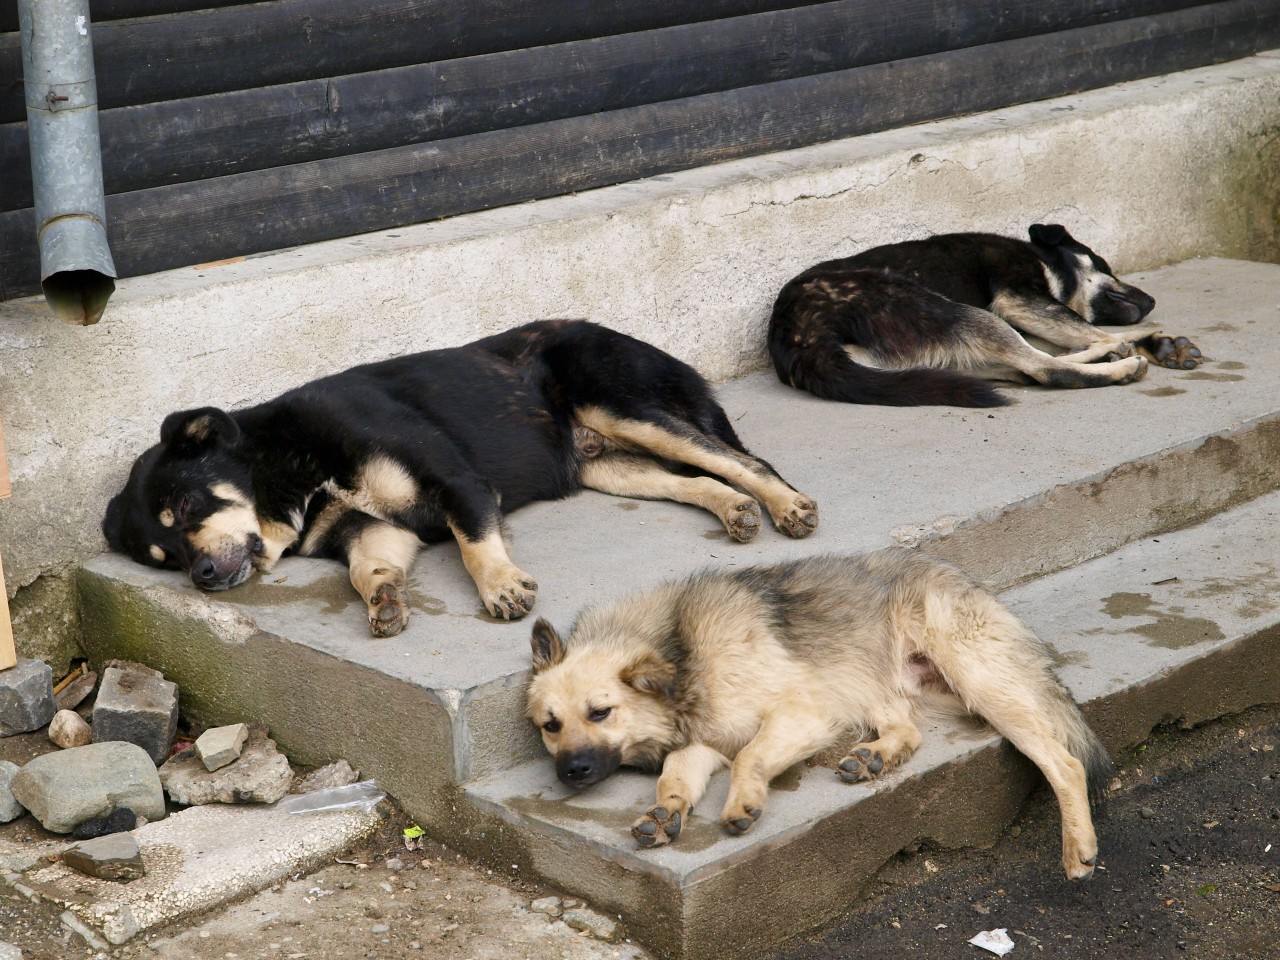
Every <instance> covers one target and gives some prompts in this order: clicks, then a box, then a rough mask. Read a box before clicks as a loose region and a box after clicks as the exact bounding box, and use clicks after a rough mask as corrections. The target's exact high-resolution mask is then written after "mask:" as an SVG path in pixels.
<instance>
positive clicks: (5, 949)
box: [0, 943, 22, 960]
mask: <svg viewBox="0 0 1280 960" xmlns="http://www.w3.org/2000/svg"><path fill="white" fill-rule="evenodd" d="M0 960H22V951H21V950H19V949H18V948H17V947H15V946H14V945H13V944H12V943H0Z"/></svg>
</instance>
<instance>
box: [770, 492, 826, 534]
mask: <svg viewBox="0 0 1280 960" xmlns="http://www.w3.org/2000/svg"><path fill="white" fill-rule="evenodd" d="M773 522H774V524H775V525H776V526H777V528H778V529H779V530H781V531H782V532H783V533H785V534H786V535H787V536H789V537H794V538H795V539H797V540H799V539H800V538H802V537H807V536H808V535H809V534H811V533H813V531H814V530H816V529H817V528H818V504H817V503H816V502H815V501H813V500H811V499H810V498H809V497H806V496H805V495H804V494H797V496H796V498H795V499H794V500H792V501H791V503H790V504H788V505H787V507H786V509H784V510H782V511H780V512H778V513H775V514H773Z"/></svg>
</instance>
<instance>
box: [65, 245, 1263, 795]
mask: <svg viewBox="0 0 1280 960" xmlns="http://www.w3.org/2000/svg"><path fill="white" fill-rule="evenodd" d="M1134 279H1136V280H1137V281H1138V282H1139V283H1140V284H1141V285H1143V286H1144V287H1146V288H1147V289H1149V290H1150V291H1151V292H1152V293H1153V295H1154V296H1155V297H1156V299H1157V301H1158V306H1157V309H1156V313H1155V315H1154V316H1155V319H1156V320H1158V321H1159V322H1160V324H1161V325H1162V326H1163V327H1165V328H1166V329H1168V330H1171V331H1176V332H1177V333H1186V334H1189V335H1191V336H1192V337H1193V338H1194V339H1195V340H1196V341H1197V342H1198V343H1199V344H1200V345H1201V347H1202V349H1203V350H1204V352H1205V354H1206V355H1207V356H1208V357H1209V358H1211V359H1209V360H1208V361H1207V362H1206V363H1205V364H1204V365H1203V367H1202V368H1201V369H1199V370H1196V371H1191V372H1188V371H1177V372H1175V371H1170V370H1165V369H1152V370H1151V372H1150V373H1149V374H1148V376H1147V378H1146V380H1144V381H1142V382H1140V383H1138V384H1135V385H1130V386H1123V387H1109V388H1103V389H1095V390H1089V391H1070V392H1069V391H1049V390H1044V389H1038V388H1035V389H1033V388H1025V389H1011V391H1010V392H1011V394H1012V395H1013V396H1015V397H1016V399H1017V403H1016V404H1014V405H1013V406H1010V407H1007V408H1002V409H997V410H994V411H986V410H983V411H964V410H957V409H948V408H918V409H891V408H879V407H856V406H845V405H841V404H836V403H826V402H822V401H818V400H815V399H813V398H812V397H810V396H809V395H807V394H802V393H799V392H797V391H795V390H791V389H789V388H786V387H783V386H782V385H780V384H779V383H778V382H777V381H776V380H775V379H773V378H772V377H771V376H769V375H764V374H759V375H754V376H751V377H747V378H745V379H743V380H740V381H736V382H733V383H729V384H726V385H724V386H723V387H722V388H721V389H720V390H719V395H720V397H721V399H722V401H723V402H724V404H725V407H726V409H727V410H728V412H729V416H730V418H731V419H732V420H733V421H734V423H735V426H736V428H737V429H738V431H739V433H740V434H741V436H742V437H743V438H744V440H745V442H746V443H747V444H748V445H749V446H750V447H751V448H752V449H754V450H755V451H756V452H757V453H759V454H761V455H763V456H764V457H766V458H767V459H768V460H769V461H770V462H772V463H773V464H774V465H775V466H777V467H778V468H779V469H780V470H781V471H782V473H783V475H784V476H786V477H788V479H790V480H791V482H792V483H794V484H795V485H796V486H797V487H798V488H799V489H801V490H803V491H805V492H807V493H809V494H811V495H812V496H814V497H816V498H817V500H818V502H819V504H820V509H821V515H822V522H821V526H820V527H819V529H818V530H817V532H816V533H815V534H814V535H813V536H811V537H810V538H808V539H807V540H805V541H793V540H789V539H787V538H786V537H784V536H782V535H781V534H780V533H778V532H777V531H776V530H773V529H772V528H771V527H770V528H766V529H764V530H763V531H762V532H761V533H760V535H759V536H758V537H757V538H756V540H755V541H754V542H752V543H750V544H738V543H734V542H731V541H730V540H729V539H728V537H727V536H726V534H725V533H724V532H723V530H722V529H721V527H720V525H719V523H718V521H717V520H716V519H715V518H714V517H712V516H711V515H710V514H709V513H705V512H703V511H701V510H698V509H695V508H692V507H686V506H680V505H676V504H671V503H662V502H640V501H634V500H624V499H618V498H612V497H607V496H603V495H600V494H594V493H584V494H581V495H579V496H577V497H574V498H572V499H569V500H566V501H562V502H558V503H544V504H535V505H533V506H531V507H527V508H525V509H522V510H520V511H519V512H517V513H515V514H513V515H512V516H511V517H509V519H508V539H509V542H510V545H511V552H512V555H513V557H514V559H515V561H516V562H517V563H518V564H519V565H521V566H522V568H523V569H525V570H527V571H528V572H530V573H531V574H532V575H533V576H534V577H535V578H536V579H537V580H538V582H539V583H540V585H541V589H540V592H539V597H538V602H537V607H536V610H535V612H536V614H538V615H540V616H544V617H547V618H549V619H550V620H552V621H553V622H555V623H557V624H558V625H560V626H561V627H567V626H568V625H569V622H570V621H571V620H572V618H573V616H574V615H575V613H576V611H577V610H578V609H579V608H580V607H581V606H582V605H583V604H585V603H588V602H591V601H593V600H600V599H604V598H608V597H612V596H617V595H620V594H622V593H624V592H626V591H628V590H631V589H633V588H636V587H645V586H650V585H652V584H654V583H656V582H658V581H660V580H662V579H665V578H670V577H679V576H683V575H686V574H688V573H690V572H692V571H694V570H696V569H699V568H701V567H703V566H706V565H722V566H723V565H728V566H732V565H741V564H749V563H759V562H768V561H775V560H779V559H784V558H788V557H797V556H802V555H807V554H810V553H814V552H819V551H829V550H853V549H865V548H873V547H878V546H882V545H884V544H886V543H889V542H894V541H897V542H900V543H918V542H927V543H928V545H929V548H930V549H931V550H933V551H934V552H936V553H938V554H940V555H943V556H946V557H948V558H951V559H954V560H957V561H959V562H961V563H963V564H964V565H965V566H966V567H967V568H969V569H970V570H972V571H973V572H974V573H976V574H977V575H978V576H980V577H983V578H985V579H987V580H989V581H990V582H993V583H995V584H999V585H1008V584H1012V583H1015V582H1018V581H1020V580H1024V579H1026V578H1029V577H1033V576H1036V575H1038V574H1041V573H1045V572H1048V571H1052V570H1057V569H1061V568H1065V567H1069V566H1071V565H1073V564H1076V563H1078V562H1080V561H1081V560H1082V559H1085V558H1088V557H1091V556H1097V555H1100V554H1102V553H1106V552H1108V551H1111V550H1114V549H1116V548H1117V547H1119V546H1121V545H1123V544H1125V543H1127V542H1130V541H1132V540H1134V539H1138V538H1141V537H1143V536H1146V535H1148V534H1150V533H1153V532H1158V531H1162V530H1167V529H1170V528H1173V527H1177V526H1180V525H1182V524H1185V523H1188V522H1192V521H1195V520H1198V519H1201V518H1203V517H1205V516H1208V515H1210V514H1212V513H1214V512H1217V511H1219V510H1221V509H1223V508H1225V507H1226V506H1228V505H1230V504H1232V503H1234V502H1238V501H1240V500H1242V499H1245V498H1248V497H1251V496H1255V495H1257V494H1258V493H1261V492H1263V491H1265V490H1269V489H1272V488H1274V487H1275V486H1276V485H1278V484H1280V395H1277V392H1276V390H1275V384H1274V378H1272V377H1271V376H1268V375H1265V373H1264V371H1267V370H1270V369H1274V368H1275V367H1276V366H1280V344H1278V343H1277V342H1276V340H1275V339H1274V338H1273V337H1272V336H1271V335H1270V331H1271V330H1273V329H1274V327H1275V324H1276V322H1277V320H1280V303H1278V302H1277V298H1276V294H1275V291H1276V290H1277V289H1280V267H1277V266H1269V265H1259V264H1248V263H1240V262H1234V261H1223V260H1212V261H1192V262H1188V263H1184V264H1180V265H1178V266H1174V267H1170V268H1166V269H1163V270H1159V271H1155V272H1153V273H1150V274H1143V275H1138V276H1137V277H1136V278H1134ZM85 571H86V574H85V577H84V578H83V579H84V581H85V583H87V584H88V585H89V588H90V589H93V590H95V591H98V590H101V589H105V588H106V586H107V585H108V584H115V585H117V586H120V587H125V588H126V592H127V593H128V594H129V595H130V596H132V597H133V598H134V599H135V601H136V602H138V603H141V604H143V605H145V607H146V608H147V612H146V614H145V616H144V615H143V614H142V613H141V612H137V613H135V614H134V615H132V617H131V619H130V622H128V623H124V622H122V623H117V624H115V625H114V626H112V627H111V629H110V630H108V629H107V626H106V624H107V623H108V622H109V620H104V619H103V618H104V617H106V616H107V610H109V609H110V604H109V603H108V605H107V607H105V608H102V609H99V608H98V607H97V606H95V603H96V602H97V601H99V600H102V601H103V602H106V600H105V597H103V596H102V595H101V594H100V593H98V592H95V593H94V594H93V599H94V601H95V603H90V604H88V605H86V606H85V627H86V634H87V636H88V639H89V643H90V645H91V646H92V647H95V648H97V649H99V650H101V651H102V652H106V651H108V650H109V651H111V652H112V653H114V654H118V653H119V652H120V650H121V647H122V646H126V645H127V646H131V647H132V646H135V645H136V646H137V649H136V650H135V652H136V653H137V655H138V656H139V658H141V659H145V660H146V661H147V662H148V663H151V664H152V665H153V666H156V667H158V668H160V669H162V670H164V672H165V674H166V675H167V676H169V677H171V678H173V679H176V680H178V681H179V682H180V683H181V684H182V685H183V702H184V708H185V709H188V710H193V711H195V712H196V713H197V715H203V716H204V717H205V718H207V719H213V720H221V719H227V720H232V719H243V718H244V717H243V716H241V715H236V714H235V713H234V711H232V710H231V706H232V704H233V703H235V702H236V701H235V700H234V699H230V698H232V697H234V696H236V695H238V694H239V692H240V691H238V690H236V689H235V688H236V687H241V688H242V687H243V686H244V685H245V684H246V683H248V684H250V685H252V684H253V683H255V682H262V681H261V678H257V679H255V680H246V679H245V677H244V674H245V673H246V672H247V671H246V669H245V665H244V660H243V659H242V660H241V661H240V662H237V659H236V658H237V657H238V656H240V655H238V654H236V653H235V650H234V647H235V646H237V645H238V646H244V647H247V648H249V649H251V650H256V649H258V648H259V647H260V646H261V644H263V643H264V642H266V640H267V639H268V638H269V640H270V642H271V644H272V645H274V646H279V647H280V648H281V649H280V650H279V651H278V652H276V653H273V654H272V655H271V657H270V658H269V660H281V658H284V657H286V655H289V656H291V655H292V654H286V652H285V651H294V652H295V653H296V652H300V651H306V652H307V653H308V655H309V656H311V657H314V656H318V657H319V658H320V659H319V660H316V661H314V662H315V663H316V664H317V666H316V667H315V668H312V669H311V670H310V674H311V676H313V677H314V676H319V675H326V676H327V675H329V674H330V672H331V671H333V670H334V668H337V667H339V666H341V665H344V664H346V665H351V666H355V667H360V668H364V671H367V672H368V675H370V676H376V677H377V678H378V680H377V684H379V685H380V684H385V683H393V684H396V685H403V690H404V691H413V697H414V698H415V699H416V698H422V699H423V700H424V702H425V703H427V704H429V705H430V710H429V712H430V713H431V714H432V715H433V716H438V717H439V719H440V723H441V724H442V726H441V727H440V729H439V731H438V734H439V736H440V737H441V738H442V742H441V746H442V747H443V748H444V754H443V756H441V757H440V758H439V759H440V760H441V761H444V763H445V768H444V769H437V770H436V771H435V774H434V775H436V776H439V777H440V779H441V780H442V781H444V782H461V781H466V780H470V779H472V778H474V777H478V776H484V775H486V774H488V773H490V772H493V771H495V770H502V769H506V768H508V767H510V766H511V765H512V764H513V763H518V762H520V761H523V760H525V759H528V758H530V757H532V756H535V755H536V754H537V752H538V751H539V750H540V749H541V748H540V746H539V745H538V743H537V741H536V738H535V737H534V736H533V733H532V731H531V730H529V729H527V724H525V723H523V721H522V720H521V719H520V717H521V706H522V705H521V685H522V683H523V680H524V677H525V672H526V670H527V668H528V661H529V652H528V649H529V648H528V637H529V625H528V624H527V623H513V624H508V623H499V622H495V621H493V620H492V619H491V618H490V617H488V616H487V615H486V614H485V613H483V612H482V611H481V608H480V606H479V602H478V600H477V598H476V595H475V590H474V587H473V585H472V583H471V581H470V579H469V578H468V576H467V574H466V572H465V571H464V569H463V568H462V565H461V563H460V561H459V557H458V552H457V549H456V547H455V546H453V545H452V544H444V545H440V546H436V547H432V548H430V549H428V550H427V551H425V553H424V554H423V556H422V558H421V559H420V560H419V562H418V565H417V566H416V568H415V570H414V574H413V579H412V590H413V610H414V612H413V618H412V620H411V622H410V624H409V627H408V629H407V630H406V631H405V633H403V634H402V635H401V636H399V637H396V638H394V639H390V640H372V639H370V637H369V635H368V629H367V625H366V623H365V608H364V604H363V602H362V601H361V600H360V599H359V598H358V597H357V596H356V594H355V593H354V591H353V590H352V589H351V587H350V586H349V584H348V583H347V578H346V574H345V571H344V570H342V569H341V568H340V567H339V566H337V565H336V564H332V563H328V562H324V561H317V560H305V559H288V560H285V561H283V562H282V563H281V564H280V565H279V566H278V567H277V568H276V570H275V571H274V572H273V573H272V574H271V575H270V576H267V577H258V578H255V580H254V581H253V582H251V583H250V584H248V585H245V586H242V587H239V588H237V589H235V590H232V591H229V592H227V593H224V594H217V595H208V594H203V593H201V592H199V591H197V590H196V589H195V588H193V587H192V586H191V584H190V582H189V581H188V580H187V579H186V578H185V577H184V576H182V575H179V574H171V573H163V572H157V571H153V570H149V569H147V568H143V567H140V566H137V565H135V564H133V563H131V562H129V561H127V560H125V559H124V558H122V557H119V556H113V555H105V556H102V557H100V558H98V559H95V560H93V561H92V562H90V563H89V564H88V565H87V566H86V568H85ZM95 584H96V585H97V586H95ZM111 602H112V603H114V602H118V601H111ZM160 616H164V618H165V619H173V618H175V617H176V619H177V620H178V621H179V622H181V623H184V624H186V626H185V627H184V630H188V631H196V632H201V633H207V634H209V635H211V636H212V637H213V638H215V639H216V640H217V641H218V649H219V651H220V652H219V657H220V658H224V659H225V665H226V668H227V670H228V671H229V673H228V675H227V676H226V677H220V678H217V679H216V681H214V682H212V683H210V680H211V678H209V677H206V676H203V675H201V671H202V670H203V669H204V668H205V666H204V665H203V664H201V663H200V662H198V658H197V659H196V660H192V661H188V660H185V659H184V658H188V657H191V656H192V652H191V651H193V650H194V649H196V645H194V644H190V643H189V644H185V645H184V646H182V647H181V648H180V649H171V648H170V647H168V646H158V647H156V646H150V645H147V642H146V637H145V632H146V631H147V630H148V629H149V627H148V623H149V622H151V621H154V620H155V619H156V618H157V617H160ZM139 631H142V635H139ZM113 632H114V633H116V634H119V635H112V633H113ZM228 644H231V645H232V646H230V647H229V646H228ZM245 656H248V654H246V655H245ZM281 662H282V663H283V662H285V661H283V660H281ZM320 665H324V669H323V670H321V668H320ZM280 669H283V667H281V668H280ZM333 676H334V680H335V683H337V689H336V690H335V691H334V693H335V695H336V699H334V700H331V701H329V702H328V707H329V709H331V710H333V711H336V712H338V713H347V712H350V713H356V714H360V713H363V712H364V711H365V710H366V709H367V706H366V704H365V703H364V701H363V698H364V696H365V693H364V691H362V690H361V688H360V687H359V685H358V683H357V681H356V680H355V677H356V676H357V674H355V673H352V674H351V681H350V683H349V685H348V684H343V683H342V682H341V681H340V679H339V676H338V674H337V673H334V674H333ZM197 680H199V681H201V682H194V683H193V681H197ZM292 683H293V684H295V685H296V687H295V689H297V690H300V691H304V692H305V691H307V689H308V688H307V683H308V677H307V676H298V677H293V678H292ZM224 685H229V686H230V687H231V689H227V690H224V689H223V687H224ZM193 686H194V689H191V688H192V687H193ZM224 694H225V696H224ZM405 695H406V694H404V693H402V694H397V695H395V698H396V699H397V700H403V698H404V696H405ZM290 699H291V700H292V698H290ZM250 702H253V701H252V699H251V700H250ZM268 708H269V707H268V705H266V704H264V705H263V706H262V707H260V708H259V709H260V710H262V711H265V710H267V709H268ZM236 709H242V708H241V707H239V706H237V708H236ZM255 715H256V716H262V718H263V719H266V717H265V716H264V715H263V714H262V713H257V714H255ZM418 722H419V723H422V722H425V720H423V719H421V718H419V720H418ZM273 730H274V733H275V734H276V736H277V737H279V738H280V739H282V741H283V743H284V745H286V746H287V747H288V748H289V749H291V750H298V749H315V748H316V747H315V743H314V739H315V738H314V735H313V734H311V733H310V732H306V733H305V734H304V731H303V730H299V731H298V735H290V733H289V732H288V730H282V729H280V728H279V727H278V726H275V725H273ZM335 732H336V731H335ZM344 739H345V738H344ZM355 748H356V749H357V750H358V749H359V747H358V745H356V746H355ZM325 749H327V748H325ZM348 756H349V759H351V760H352V762H355V763H357V764H358V765H361V766H365V767H369V766H370V764H369V762H368V761H366V760H362V759H360V758H359V757H357V756H351V755H349V754H348Z"/></svg>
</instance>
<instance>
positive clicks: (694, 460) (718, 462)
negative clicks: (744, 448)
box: [575, 407, 818, 537]
mask: <svg viewBox="0 0 1280 960" xmlns="http://www.w3.org/2000/svg"><path fill="white" fill-rule="evenodd" d="M575 415H576V416H577V418H578V420H579V422H580V423H581V424H582V425H583V426H585V427H588V428H590V429H592V430H594V431H596V432H597V433H599V434H601V435H602V436H604V437H606V438H608V439H609V440H611V441H613V442H615V443H617V444H619V445H621V446H624V447H630V448H632V449H638V450H642V451H644V452H645V453H648V454H650V455H652V456H656V457H661V458H663V459H665V460H674V461H676V462H677V463H687V464H689V465H690V466H694V467H697V468H698V469H700V470H705V471H707V472H708V473H714V474H715V475H716V476H719V477H724V479H726V480H728V481H729V482H730V483H732V484H733V485H734V486H736V487H740V488H742V489H743V490H745V491H746V492H747V493H749V494H751V496H753V497H755V498H756V499H757V500H759V501H760V502H761V503H763V504H764V506H765V509H766V510H768V511H769V516H770V517H772V518H773V522H774V524H775V525H776V526H777V528H778V529H779V530H781V531H782V532H783V533H785V534H787V535H788V536H792V537H807V536H808V535H809V534H810V533H812V532H813V531H814V529H815V528H816V527H817V526H818V505H817V504H816V503H815V502H814V501H813V500H812V499H811V498H810V497H806V496H805V495H804V494H802V493H800V492H799V491H797V490H795V489H794V488H793V487H791V486H790V485H789V484H788V483H787V482H786V481H785V480H783V479H782V477H780V476H778V474H777V472H776V471H775V470H774V469H773V468H772V467H770V466H769V465H768V464H767V463H765V462H764V461H763V460H760V459H759V458H757V457H753V456H751V455H750V454H747V453H742V452H741V451H738V450H735V449H733V447H731V446H730V445H729V444H727V443H725V442H724V441H723V440H721V439H720V438H719V437H713V436H711V435H709V434H706V433H703V432H702V431H700V430H697V429H696V428H694V427H692V426H690V425H688V424H685V423H682V422H680V421H678V420H674V419H671V418H667V420H666V421H665V422H663V423H657V422H651V421H648V420H634V419H628V418H624V417H619V416H616V415H615V414H612V413H610V412H609V411H607V410H604V409H602V408H600V407H582V408H580V409H579V410H577V411H575Z"/></svg>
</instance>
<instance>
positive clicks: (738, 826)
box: [720, 807, 763, 837]
mask: <svg viewBox="0 0 1280 960" xmlns="http://www.w3.org/2000/svg"><path fill="white" fill-rule="evenodd" d="M762 812H763V811H761V809H760V808H759V807H744V808H743V809H742V810H740V811H736V812H735V813H726V814H725V815H724V816H723V817H721V818H720V823H721V824H722V825H723V826H724V828H725V830H726V831H727V832H728V833H731V834H733V835H734V836H735V837H740V836H742V835H743V834H744V833H746V832H747V831H748V830H750V829H751V828H752V827H754V826H755V825H756V821H757V820H759V819H760V814H761V813H762ZM741 814H745V816H742V815H741Z"/></svg>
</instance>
